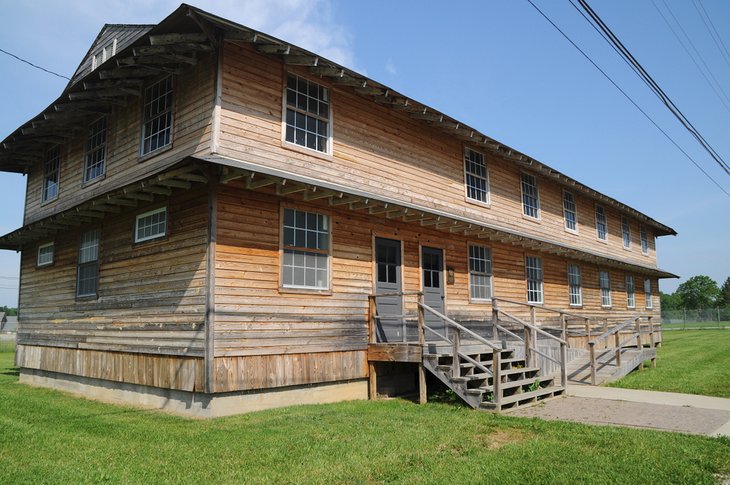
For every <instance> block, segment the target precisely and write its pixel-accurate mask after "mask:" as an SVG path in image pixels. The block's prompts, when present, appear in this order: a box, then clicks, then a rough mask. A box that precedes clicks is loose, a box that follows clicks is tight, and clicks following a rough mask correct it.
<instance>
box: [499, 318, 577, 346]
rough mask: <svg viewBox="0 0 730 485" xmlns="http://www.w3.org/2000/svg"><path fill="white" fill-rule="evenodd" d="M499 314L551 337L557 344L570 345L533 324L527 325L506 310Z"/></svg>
mask: <svg viewBox="0 0 730 485" xmlns="http://www.w3.org/2000/svg"><path fill="white" fill-rule="evenodd" d="M499 313H501V314H503V315H504V316H506V317H509V318H511V319H512V320H514V321H515V322H517V323H519V324H520V325H524V326H525V327H527V328H529V329H531V330H534V331H536V332H537V333H539V334H542V335H544V336H546V337H549V338H551V339H553V340H555V341H557V342H559V343H561V344H567V343H568V342H566V341H565V340H563V339H561V338H560V337H556V336H555V335H553V334H550V333H548V332H546V331H545V330H543V329H541V328H540V327H537V326H535V325H532V324H531V323H527V322H526V321H524V320H522V319H520V318H518V317H516V316H514V315H512V314H510V313H507V312H506V311H504V310H499Z"/></svg>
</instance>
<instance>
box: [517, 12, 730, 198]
mask: <svg viewBox="0 0 730 485" xmlns="http://www.w3.org/2000/svg"><path fill="white" fill-rule="evenodd" d="M527 2H528V3H529V4H530V5H532V7H533V8H534V9H535V10H537V12H538V13H539V14H540V15H541V16H542V17H543V18H544V19H545V20H546V21H547V22H548V23H549V24H550V25H552V26H553V28H555V30H557V31H558V32H559V33H560V34H561V35H562V36H563V37H564V38H565V39H566V40H567V41H568V42H570V44H571V45H572V46H573V47H574V48H575V49H576V50H577V51H578V52H580V53H581V54H582V55H583V57H585V58H586V60H587V61H588V62H590V63H591V64H592V65H593V67H595V68H596V69H597V70H598V71H599V72H600V73H601V74H603V76H604V77H605V78H606V79H608V81H609V82H610V83H611V84H613V86H614V87H615V88H616V89H618V91H619V92H620V93H621V94H622V95H623V96H624V97H625V98H626V99H627V100H629V102H630V103H631V104H632V105H634V107H635V108H636V109H637V110H639V112H640V113H641V114H642V115H644V117H645V118H646V119H647V120H649V122H650V123H651V124H652V125H654V127H655V128H656V129H657V130H659V131H660V132H661V133H662V135H664V136H665V137H666V139H667V140H669V142H670V143H671V144H672V145H674V146H675V147H676V148H677V150H679V151H680V152H681V153H682V154H683V155H684V156H685V157H686V158H687V159H688V160H689V161H690V162H692V164H694V166H695V167H697V168H698V169H699V170H700V172H702V173H703V174H704V175H705V176H706V177H707V178H708V179H710V181H711V182H712V183H713V184H715V185H716V186H717V188H718V189H720V190H721V191H722V192H724V193H725V195H727V196H728V197H730V192H728V191H727V190H725V188H724V187H723V186H722V185H720V184H719V183H718V182H717V181H716V180H715V179H714V178H713V177H712V176H711V175H710V174H709V173H707V171H705V169H703V168H702V166H700V164H698V163H697V161H695V159H694V158H692V156H691V155H690V154H689V153H687V152H686V151H685V150H684V149H683V148H682V147H681V146H679V144H678V143H677V142H676V141H674V139H673V138H672V137H671V136H669V134H668V133H667V132H666V131H664V130H663V129H662V127H660V126H659V125H658V124H657V123H656V122H655V121H654V120H653V119H652V117H651V116H649V115H648V114H647V113H646V111H644V110H643V109H642V108H641V107H640V106H639V105H638V104H637V103H636V101H634V100H633V98H631V96H629V95H628V94H627V93H626V91H624V90H623V89H622V88H621V87H620V86H619V85H618V84H617V83H616V81H614V80H613V79H612V78H611V76H609V75H608V74H607V73H606V71H604V70H603V69H601V67H600V66H598V64H596V63H595V62H594V61H593V59H591V57H590V56H589V55H588V54H586V53H585V51H583V49H581V48H580V47H579V46H578V44H576V43H575V42H573V39H571V38H570V37H569V36H568V34H566V33H565V32H563V30H562V29H561V28H560V27H558V26H557V25H556V24H555V22H553V21H552V20H551V19H550V17H548V16H547V15H546V14H545V13H544V12H543V11H542V10H540V8H539V7H538V6H537V5H535V3H533V1H532V0H527Z"/></svg>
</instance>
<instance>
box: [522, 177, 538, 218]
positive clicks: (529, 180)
mask: <svg viewBox="0 0 730 485" xmlns="http://www.w3.org/2000/svg"><path fill="white" fill-rule="evenodd" d="M521 182H522V213H523V214H525V215H526V216H528V217H534V218H535V219H539V218H540V194H539V193H538V191H537V180H536V179H535V176H534V175H531V174H529V173H523V174H522V175H521Z"/></svg>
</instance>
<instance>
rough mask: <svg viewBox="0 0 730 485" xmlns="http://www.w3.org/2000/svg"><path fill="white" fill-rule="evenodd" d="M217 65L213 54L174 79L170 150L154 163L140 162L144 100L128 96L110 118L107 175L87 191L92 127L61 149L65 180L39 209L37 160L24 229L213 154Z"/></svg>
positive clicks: (40, 179) (31, 176) (40, 167)
mask: <svg viewBox="0 0 730 485" xmlns="http://www.w3.org/2000/svg"><path fill="white" fill-rule="evenodd" d="M216 65H217V60H216V56H215V55H213V54H208V55H205V56H203V57H201V59H200V61H199V62H198V64H197V65H195V66H193V67H191V68H188V69H187V70H185V71H184V72H183V73H182V74H180V75H178V76H175V77H174V78H173V95H174V101H173V134H172V147H171V148H170V149H168V150H165V151H162V152H160V153H159V154H157V155H154V156H151V157H150V158H144V159H140V155H139V154H140V139H141V131H140V130H141V118H142V105H141V103H142V98H141V97H133V96H129V97H128V98H127V101H128V104H127V105H126V106H118V107H116V108H115V109H114V112H113V113H112V114H111V115H109V117H108V118H107V155H106V174H105V176H104V177H103V178H102V179H101V180H97V181H93V182H91V183H89V184H86V185H84V177H83V170H84V149H85V144H86V139H87V134H88V126H82V127H80V129H81V132H80V134H79V135H78V136H76V137H74V138H72V139H71V140H69V142H68V143H66V144H65V145H62V146H61V174H60V186H59V194H58V197H57V198H56V199H54V200H52V201H49V202H46V203H43V204H42V203H41V189H42V184H43V170H44V163H45V160H39V161H38V163H36V164H35V165H34V166H33V168H32V170H31V171H30V173H29V174H28V180H27V189H26V199H25V222H24V223H25V224H28V223H30V222H34V221H37V220H39V219H42V218H44V217H47V216H49V215H51V214H54V213H56V212H60V211H62V210H65V209H68V208H71V207H73V206H75V205H77V204H79V203H81V202H83V201H86V200H89V199H91V198H93V197H96V196H98V195H100V194H104V193H105V192H108V191H110V190H113V189H115V188H119V187H120V186H123V185H125V184H128V183H131V182H133V181H135V180H138V179H141V178H144V177H146V176H149V175H150V174H153V173H155V172H158V171H159V170H161V169H163V168H165V167H167V166H169V165H172V164H174V163H176V162H178V161H180V160H181V159H182V158H184V157H185V156H190V155H195V154H201V153H206V152H207V151H208V150H209V149H210V138H211V136H210V129H211V116H212V109H213V95H214V84H215V73H216Z"/></svg>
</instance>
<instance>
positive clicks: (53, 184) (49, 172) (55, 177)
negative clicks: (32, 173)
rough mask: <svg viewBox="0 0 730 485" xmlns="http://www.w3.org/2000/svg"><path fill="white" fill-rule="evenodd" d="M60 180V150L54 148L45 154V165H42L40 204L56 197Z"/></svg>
mask: <svg viewBox="0 0 730 485" xmlns="http://www.w3.org/2000/svg"><path fill="white" fill-rule="evenodd" d="M60 178H61V148H60V147H58V146H55V147H53V148H51V149H50V150H48V152H47V153H46V163H45V164H44V165H43V191H42V194H41V202H48V201H49V200H53V199H55V198H56V197H58V189H59V182H60Z"/></svg>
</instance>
